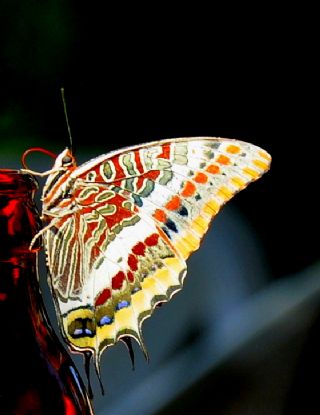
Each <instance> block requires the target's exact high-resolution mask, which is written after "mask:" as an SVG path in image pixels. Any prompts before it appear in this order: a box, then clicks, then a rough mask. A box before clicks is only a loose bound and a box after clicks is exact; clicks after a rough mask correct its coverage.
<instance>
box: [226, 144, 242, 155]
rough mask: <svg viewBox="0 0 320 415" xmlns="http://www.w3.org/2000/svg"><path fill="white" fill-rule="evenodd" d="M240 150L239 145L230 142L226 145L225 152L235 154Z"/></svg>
mask: <svg viewBox="0 0 320 415" xmlns="http://www.w3.org/2000/svg"><path fill="white" fill-rule="evenodd" d="M239 151H240V147H238V146H235V145H234V144H230V146H228V147H227V152H228V153H231V154H237V153H239Z"/></svg>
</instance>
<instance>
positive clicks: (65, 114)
mask: <svg viewBox="0 0 320 415" xmlns="http://www.w3.org/2000/svg"><path fill="white" fill-rule="evenodd" d="M61 98H62V104H63V111H64V116H65V119H66V123H67V128H68V134H69V141H70V150H71V153H73V146H72V135H71V129H70V124H69V118H68V113H67V104H66V99H65V97H64V88H61Z"/></svg>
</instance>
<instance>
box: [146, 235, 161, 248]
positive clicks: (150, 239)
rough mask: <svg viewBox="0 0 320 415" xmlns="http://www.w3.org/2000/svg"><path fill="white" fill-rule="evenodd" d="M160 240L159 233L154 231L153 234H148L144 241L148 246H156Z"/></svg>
mask: <svg viewBox="0 0 320 415" xmlns="http://www.w3.org/2000/svg"><path fill="white" fill-rule="evenodd" d="M158 240H159V235H158V234H157V233H153V234H152V235H150V236H148V237H147V238H146V239H145V240H144V243H145V244H146V245H147V246H154V245H157V243H158Z"/></svg>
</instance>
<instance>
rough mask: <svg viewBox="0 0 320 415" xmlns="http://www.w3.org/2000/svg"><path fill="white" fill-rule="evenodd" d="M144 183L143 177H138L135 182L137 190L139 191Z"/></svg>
mask: <svg viewBox="0 0 320 415" xmlns="http://www.w3.org/2000/svg"><path fill="white" fill-rule="evenodd" d="M143 183H144V177H143V176H139V177H138V180H137V190H140V189H141V187H142V186H143Z"/></svg>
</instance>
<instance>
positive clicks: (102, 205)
mask: <svg viewBox="0 0 320 415" xmlns="http://www.w3.org/2000/svg"><path fill="white" fill-rule="evenodd" d="M56 163H57V162H56ZM269 165H270V156H269V154H268V153H266V152H265V151H264V150H262V149H260V148H258V147H256V146H254V145H252V144H249V143H245V142H240V141H237V140H230V139H219V138H207V137H204V138H185V139H183V138H182V139H171V140H163V141H159V142H154V143H149V144H145V145H140V146H136V147H131V148H127V149H124V150H122V151H117V152H114V153H110V154H107V155H104V156H100V157H97V158H96V159H93V160H91V161H89V162H87V163H85V164H84V165H82V166H80V167H75V166H73V167H72V168H70V169H66V170H64V171H62V173H61V170H60V171H59V172H58V173H52V175H51V176H49V178H48V181H47V184H46V186H45V189H44V196H43V201H44V209H43V210H44V218H45V219H46V221H47V223H49V224H50V226H48V229H47V231H46V232H45V234H44V237H45V246H46V253H47V262H48V267H49V272H50V276H51V286H52V291H53V294H54V297H55V299H56V308H57V314H58V316H59V317H60V322H61V326H62V327H63V333H64V337H65V338H66V340H67V342H68V343H69V344H70V346H71V347H72V348H73V349H75V350H77V351H91V352H92V353H93V354H94V356H95V357H96V361H97V362H99V358H100V355H101V353H102V351H103V350H104V349H105V348H106V347H107V346H110V345H112V344H114V343H115V342H117V341H118V340H119V339H121V338H123V337H127V336H130V337H133V338H134V339H136V340H137V341H138V343H139V344H140V346H141V347H142V349H143V350H145V347H144V345H143V340H142V336H141V324H142V322H143V320H144V319H145V318H147V317H149V316H150V315H151V314H152V312H153V310H154V308H155V306H156V305H157V304H158V303H159V302H165V301H168V300H169V299H170V298H171V297H172V295H173V294H174V293H176V292H177V291H179V290H180V289H181V287H182V284H183V279H184V277H185V274H186V263H185V261H186V259H187V258H188V257H189V255H190V254H191V253H192V252H193V251H195V250H196V249H198V247H199V244H200V241H201V239H202V237H203V236H204V234H205V233H206V231H207V229H208V226H209V224H210V222H211V220H212V219H213V217H214V216H215V215H216V214H217V213H218V211H219V210H220V208H221V206H222V205H223V204H224V203H226V202H227V201H228V200H229V199H230V198H231V197H232V196H233V195H234V194H235V193H237V192H238V191H240V190H241V189H243V188H245V187H246V186H247V185H248V184H249V183H250V182H252V181H254V180H256V179H258V178H259V177H260V176H261V175H262V174H263V173H264V172H266V171H267V170H268V169H269Z"/></svg>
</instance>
